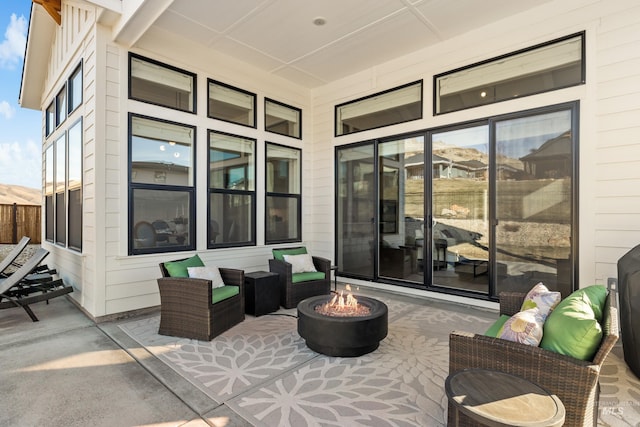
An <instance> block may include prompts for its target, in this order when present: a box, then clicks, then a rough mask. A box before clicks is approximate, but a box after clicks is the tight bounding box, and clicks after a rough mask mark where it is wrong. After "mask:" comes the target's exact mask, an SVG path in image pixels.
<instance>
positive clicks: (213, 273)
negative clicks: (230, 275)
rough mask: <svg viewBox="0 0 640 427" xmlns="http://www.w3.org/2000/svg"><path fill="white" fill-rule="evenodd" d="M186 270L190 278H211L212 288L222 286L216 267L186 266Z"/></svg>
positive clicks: (222, 282)
mask: <svg viewBox="0 0 640 427" xmlns="http://www.w3.org/2000/svg"><path fill="white" fill-rule="evenodd" d="M187 271H188V272H189V277H191V278H194V279H207V280H211V288H212V289H215V288H221V287H223V286H224V281H223V280H222V276H221V275H220V270H218V267H187Z"/></svg>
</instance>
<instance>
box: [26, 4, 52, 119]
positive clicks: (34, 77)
mask: <svg viewBox="0 0 640 427" xmlns="http://www.w3.org/2000/svg"><path fill="white" fill-rule="evenodd" d="M55 28H56V22H55V21H54V20H53V19H51V16H49V14H48V13H47V11H45V10H44V8H42V7H38V6H37V5H36V4H35V3H32V4H31V16H30V18H29V30H28V33H27V45H26V47H25V52H24V63H23V64H22V81H21V82H20V95H19V97H18V102H19V103H20V106H21V107H22V108H29V109H32V110H39V109H40V108H41V105H40V103H41V100H42V91H43V88H44V82H45V80H46V76H47V68H48V65H49V55H50V53H51V40H52V39H53V35H54V32H55Z"/></svg>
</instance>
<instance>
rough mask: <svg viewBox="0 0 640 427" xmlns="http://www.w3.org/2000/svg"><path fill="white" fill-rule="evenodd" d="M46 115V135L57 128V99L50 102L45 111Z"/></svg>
mask: <svg viewBox="0 0 640 427" xmlns="http://www.w3.org/2000/svg"><path fill="white" fill-rule="evenodd" d="M44 116H45V136H47V137H48V136H49V135H51V134H52V133H53V131H54V130H56V103H55V99H54V100H53V101H51V102H50V103H49V105H48V106H47V109H46V110H45V111H44Z"/></svg>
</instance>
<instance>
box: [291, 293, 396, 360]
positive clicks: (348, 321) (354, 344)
mask: <svg viewBox="0 0 640 427" xmlns="http://www.w3.org/2000/svg"><path fill="white" fill-rule="evenodd" d="M331 298H332V295H320V296H315V297H311V298H307V299H305V300H302V301H300V303H299V304H298V334H300V336H301V337H302V338H304V340H305V341H306V343H307V347H309V348H310V349H311V350H313V351H315V352H318V353H322V354H325V355H327V356H336V357H357V356H362V355H363V354H367V353H370V352H372V351H374V350H375V349H377V348H378V345H380V341H382V340H383V339H384V338H385V337H386V336H387V324H388V318H389V311H388V309H387V306H386V304H385V303H383V302H382V301H378V300H376V299H373V298H367V297H362V296H356V299H357V300H358V303H359V304H362V305H364V306H367V307H369V310H370V313H369V314H368V315H366V316H352V317H337V316H335V317H334V316H327V315H324V314H321V313H318V312H317V311H316V310H315V308H316V306H319V305H322V304H324V303H326V302H328V301H330V300H331Z"/></svg>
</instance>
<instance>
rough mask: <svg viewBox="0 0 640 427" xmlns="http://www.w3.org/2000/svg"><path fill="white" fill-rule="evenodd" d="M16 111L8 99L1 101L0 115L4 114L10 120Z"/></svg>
mask: <svg viewBox="0 0 640 427" xmlns="http://www.w3.org/2000/svg"><path fill="white" fill-rule="evenodd" d="M15 113H16V109H15V108H13V107H12V106H11V104H9V103H8V102H7V101H0V116H4V118H5V119H7V120H9V119H10V118H12V117H13V115H14V114H15Z"/></svg>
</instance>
